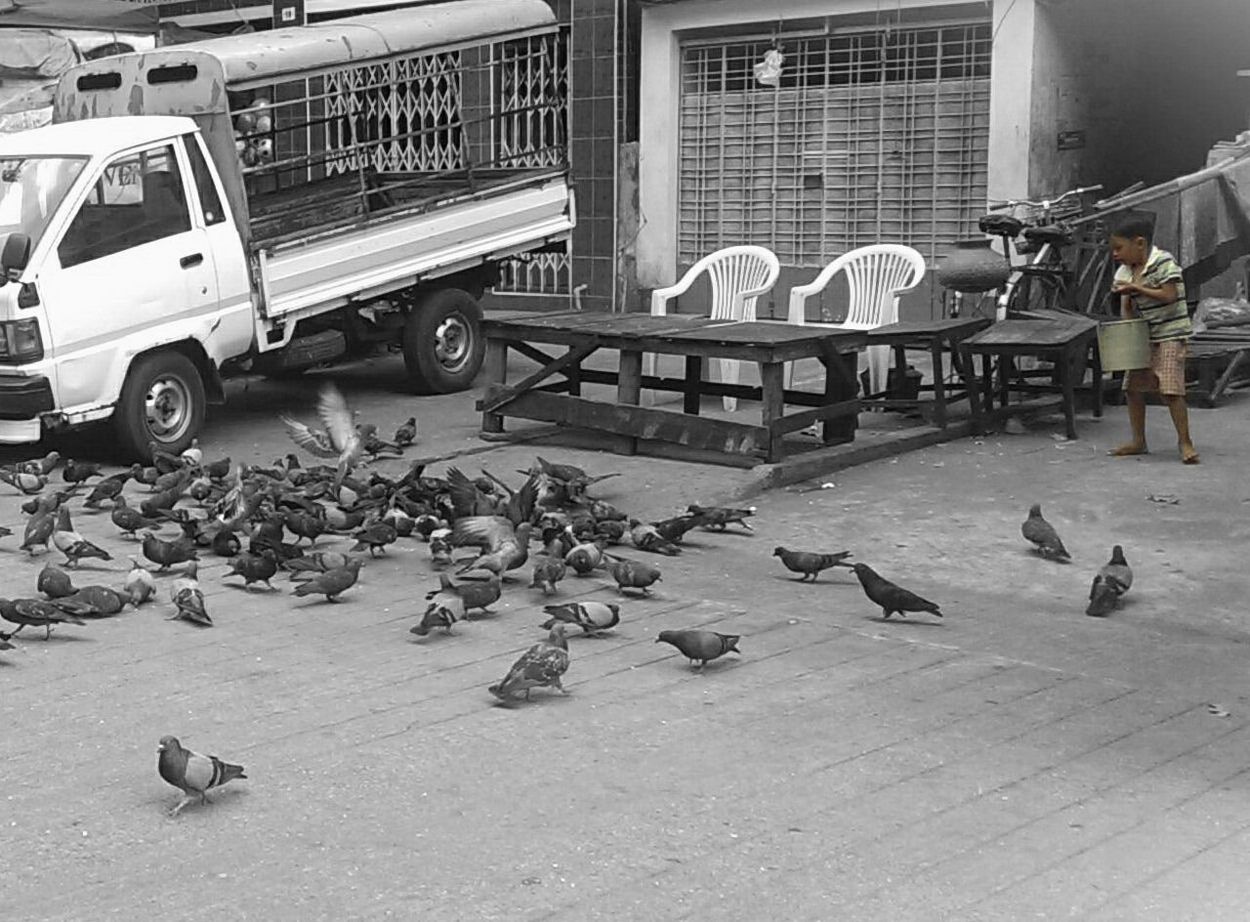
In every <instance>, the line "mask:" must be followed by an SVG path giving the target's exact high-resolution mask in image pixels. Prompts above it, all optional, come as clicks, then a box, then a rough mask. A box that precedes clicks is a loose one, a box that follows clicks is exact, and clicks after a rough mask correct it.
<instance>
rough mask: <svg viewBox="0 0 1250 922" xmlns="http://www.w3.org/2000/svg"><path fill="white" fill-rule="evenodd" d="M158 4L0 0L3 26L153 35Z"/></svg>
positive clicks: (104, 0) (0, 25) (114, 0)
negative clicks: (96, 30)
mask: <svg viewBox="0 0 1250 922" xmlns="http://www.w3.org/2000/svg"><path fill="white" fill-rule="evenodd" d="M159 21H160V16H159V13H158V12H157V9H156V6H155V5H140V4H137V3H126V2H124V0H91V2H90V3H83V2H82V0H0V28H36V29H98V30H102V31H109V32H137V33H141V34H144V35H154V34H156V32H157V30H158V29H159Z"/></svg>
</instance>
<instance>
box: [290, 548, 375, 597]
mask: <svg viewBox="0 0 1250 922" xmlns="http://www.w3.org/2000/svg"><path fill="white" fill-rule="evenodd" d="M364 565H365V564H364V561H363V560H360V559H359V558H355V557H353V558H352V559H351V560H349V561H348V562H347V563H346V564H345V565H343V566H341V567H336V568H334V569H333V570H326V572H324V573H318V574H317V575H315V576H313V577H312V578H311V579H308V580H306V581H305V582H302V583H300V584H299V585H298V586H296V587H295V588H294V589H293V590H291V595H297V596H305V595H324V596H325V597H326V601H327V602H337V601H338V600H339V599H338V597H339V595H340V593H343V592H346V591H347V590H348V589H350V588H351V587H352V586H354V585H356V578H357V577H358V576H359V575H360V568H361V567H363V566H364Z"/></svg>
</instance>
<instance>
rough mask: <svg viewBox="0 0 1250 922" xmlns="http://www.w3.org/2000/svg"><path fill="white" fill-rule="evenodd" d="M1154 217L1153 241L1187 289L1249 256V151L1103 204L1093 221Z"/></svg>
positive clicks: (1245, 150)
mask: <svg viewBox="0 0 1250 922" xmlns="http://www.w3.org/2000/svg"><path fill="white" fill-rule="evenodd" d="M1126 211H1144V212H1149V213H1151V214H1153V215H1154V216H1155V235H1154V242H1155V245H1156V246H1159V247H1161V248H1163V249H1165V250H1167V251H1169V252H1170V253H1171V254H1172V255H1173V256H1175V257H1176V261H1177V262H1178V263H1180V265H1181V268H1182V269H1184V270H1185V281H1186V283H1187V284H1189V285H1201V284H1202V283H1203V282H1207V281H1210V280H1211V279H1213V278H1215V277H1216V276H1218V275H1219V274H1220V273H1222V272H1223V271H1224V270H1225V269H1227V268H1228V267H1229V266H1230V265H1231V264H1232V262H1233V260H1235V259H1237V258H1238V257H1241V256H1246V255H1250V147H1246V148H1245V149H1243V150H1241V151H1240V153H1238V154H1237V155H1235V156H1232V157H1230V158H1228V159H1226V160H1222V161H1220V162H1219V163H1215V164H1212V165H1211V166H1209V167H1207V168H1206V169H1203V170H1199V171H1198V172H1196V173H1190V174H1188V175H1185V176H1180V177H1178V178H1176V179H1172V180H1169V181H1168V182H1165V183H1160V184H1159V185H1157V186H1151V187H1150V188H1148V189H1141V190H1139V191H1137V192H1133V193H1130V194H1129V195H1126V196H1124V197H1122V198H1116V199H1114V200H1113V201H1109V202H1105V203H1102V204H1101V205H1100V207H1099V209H1098V214H1097V216H1098V217H1100V218H1102V219H1103V220H1107V219H1114V217H1115V216H1116V215H1119V214H1122V213H1124V212H1126Z"/></svg>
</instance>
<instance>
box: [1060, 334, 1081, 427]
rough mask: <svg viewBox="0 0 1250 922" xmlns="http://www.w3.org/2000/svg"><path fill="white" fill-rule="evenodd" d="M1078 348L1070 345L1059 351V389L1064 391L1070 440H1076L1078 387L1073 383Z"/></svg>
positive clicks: (1064, 414)
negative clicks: (1074, 362) (1074, 363)
mask: <svg viewBox="0 0 1250 922" xmlns="http://www.w3.org/2000/svg"><path fill="white" fill-rule="evenodd" d="M1076 353H1077V347H1076V345H1075V344H1074V343H1070V344H1068V345H1067V346H1064V347H1063V348H1062V349H1061V350H1059V387H1060V388H1061V389H1062V390H1063V421H1064V423H1066V424H1067V433H1068V438H1069V439H1074V438H1076V387H1075V386H1074V384H1073V382H1072V377H1073V375H1072V363H1073V361H1074V360H1075V359H1076Z"/></svg>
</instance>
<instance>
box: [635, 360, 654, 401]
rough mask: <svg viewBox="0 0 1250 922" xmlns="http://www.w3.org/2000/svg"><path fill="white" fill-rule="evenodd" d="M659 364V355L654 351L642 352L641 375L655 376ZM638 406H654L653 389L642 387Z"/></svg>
mask: <svg viewBox="0 0 1250 922" xmlns="http://www.w3.org/2000/svg"><path fill="white" fill-rule="evenodd" d="M658 365H659V356H657V355H656V354H655V353H654V352H646V353H643V356H642V375H643V377H644V378H645V377H652V378H653V377H655V375H656V372H657V370H658ZM638 405H639V406H643V407H653V406H655V391H653V390H651V389H650V388H643V391H642V395H641V396H640V398H639V401H638Z"/></svg>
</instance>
